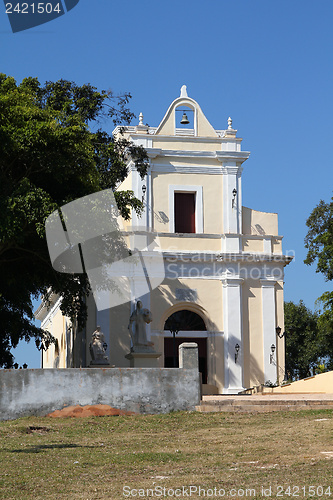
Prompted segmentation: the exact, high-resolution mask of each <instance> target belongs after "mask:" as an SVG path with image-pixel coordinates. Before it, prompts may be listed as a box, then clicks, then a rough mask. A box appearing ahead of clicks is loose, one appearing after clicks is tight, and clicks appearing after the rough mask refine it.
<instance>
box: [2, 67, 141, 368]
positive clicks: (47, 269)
mask: <svg viewBox="0 0 333 500" xmlns="http://www.w3.org/2000/svg"><path fill="white" fill-rule="evenodd" d="M130 97H131V96H130V94H124V95H122V96H117V95H114V94H113V93H112V92H111V91H108V92H106V91H102V92H99V91H97V89H96V88H95V87H93V86H91V85H90V84H87V85H82V86H78V85H76V84H75V83H73V82H69V81H66V80H59V81H57V82H47V83H46V84H45V85H41V84H40V83H39V81H38V80H37V78H26V79H24V80H23V81H22V82H21V84H19V85H18V84H17V83H16V81H15V80H14V79H13V78H12V77H9V76H6V75H4V74H0V275H1V281H0V324H1V332H0V366H5V367H10V366H12V363H13V356H12V354H11V353H10V349H11V347H15V346H16V345H17V344H18V342H19V340H21V339H25V340H27V341H29V339H31V338H32V337H33V338H35V339H36V340H37V341H40V340H41V339H43V338H44V336H45V335H46V332H43V331H42V330H41V329H39V328H38V327H36V326H35V325H34V324H33V310H32V301H31V297H38V296H39V295H40V294H44V295H45V296H46V297H47V296H48V293H49V292H48V290H50V288H49V287H51V289H52V291H53V292H54V293H59V294H61V295H62V296H63V302H62V306H61V307H62V311H63V313H64V314H66V315H68V316H70V317H72V318H74V317H76V316H77V319H78V322H79V324H81V325H83V324H84V321H85V315H86V309H85V304H84V301H83V300H82V297H83V295H84V294H86V293H89V283H88V281H87V277H86V275H84V274H80V275H69V274H61V273H57V272H56V271H54V270H53V268H52V266H51V262H50V259H49V255H48V249H47V244H46V239H45V226H44V224H45V220H46V218H47V217H48V215H49V214H50V213H52V212H53V211H54V210H56V209H57V208H60V207H61V206H62V205H64V204H65V203H68V202H69V201H72V200H74V199H77V198H80V197H81V196H85V195H88V194H91V193H94V192H96V191H99V190H102V189H106V188H112V189H115V188H116V186H117V185H119V183H120V182H121V181H123V180H124V179H125V178H126V176H127V168H126V165H127V161H128V158H129V157H130V158H131V159H132V160H133V161H134V163H135V166H136V168H137V170H138V172H139V173H140V175H141V176H142V177H143V176H144V175H145V173H146V171H147V165H148V158H147V154H146V152H145V150H144V149H143V148H142V147H138V146H135V145H134V144H132V143H130V142H129V141H128V140H126V139H125V138H122V139H121V140H119V141H115V140H114V139H113V138H112V136H110V135H109V134H108V133H106V132H105V131H104V130H102V129H101V128H99V129H97V128H98V126H99V124H100V123H101V120H102V119H103V120H105V119H106V118H108V119H111V120H113V123H114V124H115V125H116V124H119V123H125V124H126V123H129V122H130V121H131V119H132V118H133V116H134V115H133V114H132V113H131V111H130V110H129V109H128V107H127V105H128V103H129V100H130ZM92 129H94V130H96V131H92ZM115 196H116V200H117V204H118V208H119V210H120V212H121V214H122V215H123V216H124V217H125V218H127V219H128V218H129V216H130V211H131V209H135V210H136V211H138V212H140V210H141V209H142V203H141V202H140V200H138V199H136V198H135V196H134V194H133V192H132V191H123V192H116V193H115Z"/></svg>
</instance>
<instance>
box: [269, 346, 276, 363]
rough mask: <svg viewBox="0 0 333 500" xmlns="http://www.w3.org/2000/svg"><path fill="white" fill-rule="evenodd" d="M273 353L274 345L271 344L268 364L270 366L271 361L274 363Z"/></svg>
mask: <svg viewBox="0 0 333 500" xmlns="http://www.w3.org/2000/svg"><path fill="white" fill-rule="evenodd" d="M274 353H275V345H274V344H272V345H271V354H270V356H269V362H270V364H271V365H272V364H273V361H274Z"/></svg>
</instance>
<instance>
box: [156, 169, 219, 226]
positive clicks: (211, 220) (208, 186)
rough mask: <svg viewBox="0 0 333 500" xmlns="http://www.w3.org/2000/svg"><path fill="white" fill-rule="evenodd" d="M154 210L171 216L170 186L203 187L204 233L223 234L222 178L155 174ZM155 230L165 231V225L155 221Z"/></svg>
mask: <svg viewBox="0 0 333 500" xmlns="http://www.w3.org/2000/svg"><path fill="white" fill-rule="evenodd" d="M152 182H153V207H152V208H153V210H154V211H155V212H157V213H158V212H159V211H163V212H164V213H165V214H166V215H167V216H168V217H169V216H170V207H169V185H180V186H182V185H183V186H202V187H203V213H204V228H203V231H204V233H211V234H214V233H215V234H216V233H217V234H221V233H222V199H221V192H222V176H215V175H207V174H202V175H200V176H199V177H198V176H197V175H196V174H176V173H175V174H171V173H167V174H162V173H157V172H153V173H152ZM154 229H155V230H157V231H165V224H163V223H160V222H158V220H156V219H155V221H154Z"/></svg>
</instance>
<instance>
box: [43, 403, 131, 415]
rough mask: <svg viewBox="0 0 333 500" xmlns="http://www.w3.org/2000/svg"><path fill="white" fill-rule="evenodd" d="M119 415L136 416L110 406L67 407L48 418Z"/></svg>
mask: <svg viewBox="0 0 333 500" xmlns="http://www.w3.org/2000/svg"><path fill="white" fill-rule="evenodd" d="M117 415H135V413H134V412H133V411H125V410H118V409H117V408H112V406H109V405H86V406H79V405H76V406H66V407H65V408H63V409H62V410H56V411H53V412H52V413H49V414H48V415H46V416H47V417H104V416H117Z"/></svg>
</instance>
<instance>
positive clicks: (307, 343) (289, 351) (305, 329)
mask: <svg viewBox="0 0 333 500" xmlns="http://www.w3.org/2000/svg"><path fill="white" fill-rule="evenodd" d="M318 317H319V314H318V313H316V312H312V311H311V310H310V309H308V308H307V307H306V306H305V304H304V302H303V301H300V302H299V303H298V304H294V303H293V302H285V304H284V322H285V331H286V334H285V339H286V372H287V376H288V378H289V379H293V380H295V379H299V378H305V377H308V376H310V375H313V373H314V371H315V368H316V367H317V366H318V365H319V364H320V362H321V359H322V354H323V340H322V337H321V335H320V330H319V329H318Z"/></svg>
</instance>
